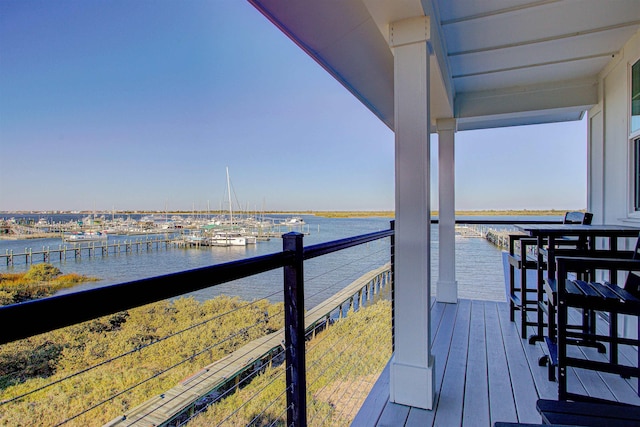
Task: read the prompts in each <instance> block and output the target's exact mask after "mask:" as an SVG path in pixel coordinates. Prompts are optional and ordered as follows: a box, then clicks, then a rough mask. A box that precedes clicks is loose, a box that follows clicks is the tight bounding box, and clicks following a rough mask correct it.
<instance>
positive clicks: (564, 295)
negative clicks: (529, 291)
mask: <svg viewBox="0 0 640 427" xmlns="http://www.w3.org/2000/svg"><path fill="white" fill-rule="evenodd" d="M557 265H558V281H557V284H558V286H557V292H556V295H555V296H554V298H556V301H555V302H556V306H555V307H556V310H557V331H556V334H557V337H556V340H555V345H556V346H557V347H556V349H555V351H554V349H553V348H551V347H552V346H551V347H550V349H549V350H550V356H551V358H552V359H554V353H555V356H557V360H554V361H555V362H556V363H557V366H558V398H559V399H560V400H568V399H571V400H580V399H583V398H584V396H580V395H575V394H572V393H569V392H568V391H567V384H566V370H567V368H568V367H569V366H575V367H580V368H584V369H592V370H597V371H603V372H609V373H614V374H620V375H622V376H623V377H626V378H628V377H636V378H638V379H639V382H640V355H639V356H638V361H637V364H636V366H635V367H634V366H626V365H621V364H619V360H618V346H619V345H620V344H627V345H632V346H636V347H638V346H639V344H640V340H638V339H637V338H626V337H619V336H618V314H627V315H631V316H636V317H638V320H639V327H640V276H638V274H636V272H640V238H639V239H638V240H637V242H636V245H635V249H634V251H633V254H632V256H631V258H626V259H620V258H592V257H559V258H557ZM583 269H595V270H608V271H609V277H610V280H611V281H612V282H615V279H616V277H617V274H618V271H627V272H628V274H627V277H626V279H625V282H624V285H623V287H619V286H617V285H615V284H612V283H608V282H603V283H598V282H586V281H583V280H578V279H575V280H573V279H568V278H567V276H568V273H569V272H572V271H582V270H583ZM569 308H576V309H578V310H583V311H589V312H591V313H595V312H596V311H598V312H603V313H606V314H608V320H609V328H608V329H609V330H608V334H606V335H604V334H599V333H598V332H597V330H596V325H595V320H596V317H595V316H593V317H592V318H591V322H592V323H588V324H583V325H582V327H581V328H575V327H573V326H572V325H569V322H568V310H569ZM550 331H552V329H551V328H550ZM552 344H553V342H552ZM594 344H595V345H594ZM604 344H608V347H609V357H608V359H609V360H608V362H599V361H590V360H583V359H576V358H572V357H568V356H567V345H590V346H595V347H597V346H604Z"/></svg>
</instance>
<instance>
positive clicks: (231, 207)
mask: <svg viewBox="0 0 640 427" xmlns="http://www.w3.org/2000/svg"><path fill="white" fill-rule="evenodd" d="M227 191H228V192H229V222H230V223H231V226H232V227H233V206H232V205H231V181H229V166H227Z"/></svg>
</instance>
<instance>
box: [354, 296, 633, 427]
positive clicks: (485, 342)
mask: <svg viewBox="0 0 640 427" xmlns="http://www.w3.org/2000/svg"><path fill="white" fill-rule="evenodd" d="M577 314H578V313H575V315H576V316H577ZM431 318H432V326H431V328H432V336H433V346H432V353H433V354H434V355H435V359H436V372H435V375H436V378H435V381H436V392H437V395H436V402H435V409H434V410H432V411H426V410H422V409H417V408H411V407H408V406H403V405H398V404H395V403H391V402H389V366H387V368H385V370H384V371H383V373H382V374H381V375H380V377H379V379H378V381H377V382H376V384H375V386H374V388H373V389H372V390H371V393H370V394H369V396H368V397H367V400H366V401H365V403H364V404H363V406H362V408H361V409H360V411H359V413H358V415H357V416H356V418H355V419H354V421H353V424H352V425H353V426H492V425H493V423H495V422H496V421H505V422H520V423H537V424H539V423H540V422H541V418H540V415H539V414H538V412H537V411H536V401H537V400H538V399H539V398H542V399H557V383H555V382H550V381H548V379H547V368H546V367H544V366H543V367H541V366H538V358H539V357H540V356H542V355H543V354H544V351H545V350H544V348H543V344H542V343H536V344H535V345H530V344H528V342H527V340H523V339H521V338H520V332H519V322H517V321H516V322H510V321H509V307H508V305H507V303H504V302H492V301H476V300H473V301H471V300H460V301H459V303H458V304H444V303H433V305H432V312H431ZM600 327H603V328H606V327H607V325H606V324H605V322H604V321H602V320H600V321H599V328H600ZM531 333H533V329H532V330H531ZM622 347H625V348H624V349H623V348H622ZM571 351H572V355H573V356H574V357H585V358H589V359H592V360H605V358H606V356H607V355H603V354H599V353H598V352H597V350H595V349H592V348H582V347H572V348H571ZM620 353H621V355H620V357H621V361H622V358H626V359H627V362H628V363H629V364H634V362H633V361H637V360H638V353H637V349H634V348H631V347H628V346H621V351H620ZM627 362H625V363H627ZM568 384H569V386H570V388H571V389H572V391H575V392H577V393H581V394H585V395H589V396H594V397H598V398H603V399H608V400H614V401H620V402H625V403H631V404H635V405H640V398H639V397H638V395H637V392H638V389H637V385H638V382H637V380H636V379H630V380H625V379H623V378H621V377H620V376H618V375H612V374H607V373H600V372H595V371H587V370H582V369H575V370H574V369H570V372H569V373H568Z"/></svg>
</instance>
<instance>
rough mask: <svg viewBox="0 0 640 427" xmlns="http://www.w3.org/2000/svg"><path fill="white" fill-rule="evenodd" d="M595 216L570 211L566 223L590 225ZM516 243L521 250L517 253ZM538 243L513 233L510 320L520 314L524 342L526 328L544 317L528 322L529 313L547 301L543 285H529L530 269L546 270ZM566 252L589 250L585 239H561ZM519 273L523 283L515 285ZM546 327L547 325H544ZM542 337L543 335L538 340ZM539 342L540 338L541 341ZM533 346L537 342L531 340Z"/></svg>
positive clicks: (565, 218) (511, 242)
mask: <svg viewBox="0 0 640 427" xmlns="http://www.w3.org/2000/svg"><path fill="white" fill-rule="evenodd" d="M592 219H593V214H592V213H590V212H579V211H570V212H566V213H565V214H564V219H563V224H584V225H590V224H591V221H592ZM516 242H518V244H519V250H516V247H515V246H516ZM537 245H538V241H537V240H536V239H535V238H531V237H528V236H525V235H518V234H514V235H511V236H509V258H508V260H509V318H510V320H511V321H512V322H513V321H514V320H515V312H516V311H520V333H521V336H522V338H523V339H525V338H527V327H528V326H538V325H539V324H540V322H542V321H543V316H542V314H539V315H537V316H536V318H535V319H534V320H528V317H527V313H529V312H536V313H537V312H538V311H539V310H540V307H539V306H538V305H539V301H540V298H544V290H543V288H542V283H540V282H539V281H537V282H536V286H535V287H530V286H527V282H528V280H527V270H538V269H540V270H546V269H547V265H546V262H545V261H544V259H543V258H544V254H538V253H535V248H536V247H537ZM559 245H561V247H562V248H563V249H568V248H573V249H580V250H582V249H586V247H587V242H586V239H582V238H579V239H571V238H566V239H562V240H561V242H560V243H559ZM516 270H519V271H520V275H519V278H520V283H519V285H517V284H516V280H515V271H516ZM543 326H545V325H543ZM538 336H541V334H538V335H536V336H535V337H538ZM538 340H539V339H538ZM530 341H531V343H532V344H533V343H534V342H535V341H536V338H532V339H531V340H530Z"/></svg>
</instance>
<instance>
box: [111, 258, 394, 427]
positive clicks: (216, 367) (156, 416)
mask: <svg viewBox="0 0 640 427" xmlns="http://www.w3.org/2000/svg"><path fill="white" fill-rule="evenodd" d="M390 283H391V272H390V266H389V264H387V265H385V266H383V267H380V268H378V269H376V270H373V271H370V272H369V273H367V274H365V275H363V276H362V277H360V278H359V279H357V280H355V281H354V282H353V283H351V284H350V285H349V286H347V287H346V288H344V289H342V290H341V291H340V292H338V293H337V294H335V295H333V296H332V297H330V298H328V299H326V300H325V301H324V302H322V303H320V304H318V305H317V306H316V307H314V308H313V309H311V310H309V311H308V312H307V313H306V315H305V327H306V331H307V332H311V333H315V331H316V329H317V327H318V326H319V325H321V324H322V325H326V326H328V325H329V324H330V318H331V316H332V313H334V312H335V311H336V310H338V317H342V316H343V315H344V314H345V313H346V312H347V311H348V310H349V308H351V307H354V308H358V307H360V306H364V305H367V304H368V303H371V302H373V301H374V300H375V299H376V298H377V297H378V296H379V295H381V294H383V292H384V291H385V288H386V286H387V285H388V284H390ZM283 344H284V330H283V329H280V330H279V331H277V332H274V333H272V334H269V335H266V336H264V337H262V338H259V339H257V340H254V341H251V342H250V343H248V344H246V345H244V346H243V347H241V348H239V349H238V350H236V351H234V352H233V353H230V354H229V355H227V356H225V357H224V358H222V359H220V360H218V361H216V362H214V363H212V364H210V365H208V366H205V367H204V368H202V369H201V370H200V371H198V372H196V373H195V374H193V375H191V376H190V377H188V378H186V379H184V380H182V381H181V382H180V383H179V384H177V385H176V386H175V387H173V388H172V389H170V390H167V391H166V392H165V393H162V394H161V395H159V396H155V397H153V398H151V399H149V400H148V401H146V402H144V403H142V404H141V405H139V406H136V407H135V408H133V409H131V410H130V411H128V412H126V413H125V414H124V415H122V416H121V417H118V418H116V419H114V420H112V421H110V422H109V423H107V424H105V426H108V427H120V426H140V427H141V426H145V427H146V426H150V425H153V426H161V425H167V424H168V423H170V422H172V421H174V420H176V419H178V418H179V417H181V416H185V415H184V414H187V415H191V414H193V413H194V411H195V407H196V404H197V403H198V402H199V401H202V400H206V399H203V398H206V397H208V396H210V397H211V401H213V400H214V397H215V396H216V395H218V390H220V389H228V388H229V386H235V385H237V384H238V383H239V381H240V378H241V377H242V376H243V375H244V374H246V373H247V372H254V371H258V370H260V369H261V368H262V367H265V366H267V365H268V364H270V363H272V361H273V360H274V359H273V358H274V357H275V356H277V355H281V354H282V353H283Z"/></svg>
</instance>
